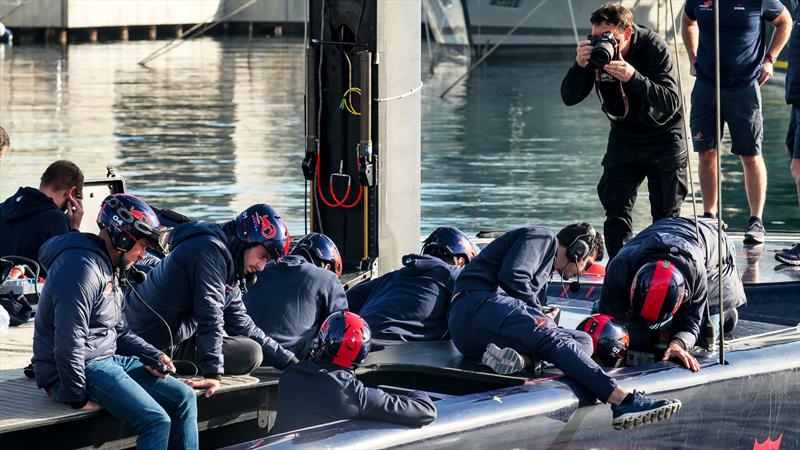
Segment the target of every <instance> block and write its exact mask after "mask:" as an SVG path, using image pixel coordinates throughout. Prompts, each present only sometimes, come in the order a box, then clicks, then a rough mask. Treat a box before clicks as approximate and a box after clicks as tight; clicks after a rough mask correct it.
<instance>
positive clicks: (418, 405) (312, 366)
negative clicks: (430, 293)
mask: <svg viewBox="0 0 800 450" xmlns="http://www.w3.org/2000/svg"><path fill="white" fill-rule="evenodd" d="M277 412H278V416H277V418H276V420H275V426H274V427H273V428H272V430H271V431H270V433H271V434H277V433H285V432H287V431H291V430H297V429H300V428H306V427H311V426H314V425H320V424H323V423H327V422H334V421H336V420H343V419H364V420H377V421H383V422H392V423H400V424H403V425H409V426H413V427H421V426H422V425H427V424H429V423H431V422H433V421H434V419H436V407H435V406H434V405H433V401H431V399H430V397H428V394H425V393H424V392H411V393H409V394H408V395H392V394H387V393H386V392H384V391H382V390H380V389H373V388H368V387H366V386H364V384H363V383H361V382H360V381H359V380H358V379H356V377H355V375H353V372H352V371H350V370H346V369H342V368H340V367H336V366H333V365H330V364H326V363H317V362H313V361H301V362H300V363H298V364H295V365H293V366H291V367H289V368H288V369H286V371H285V372H283V374H282V375H281V379H280V382H279V383H278V409H277Z"/></svg>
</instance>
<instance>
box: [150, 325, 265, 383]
mask: <svg viewBox="0 0 800 450" xmlns="http://www.w3.org/2000/svg"><path fill="white" fill-rule="evenodd" d="M195 338H196V335H194V336H192V337H190V338H189V339H187V340H185V341H183V342H181V343H180V344H178V345H176V346H175V349H174V351H173V356H172V359H173V360H175V361H173V362H174V364H175V369H176V370H177V371H178V374H180V375H202V373H201V372H200V371H201V369H200V362H199V361H200V358H199V357H198V355H197V344H196V341H195ZM165 353H167V354H169V351H165ZM222 358H223V360H224V362H225V375H247V374H249V373H250V372H252V371H253V370H255V369H256V367H258V366H259V365H261V359H262V358H263V353H262V351H261V345H259V344H258V342H256V341H254V340H252V339H250V338H248V337H245V336H224V337H223V338H222ZM185 361H191V363H192V364H194V365H192V364H189V363H187V362H185Z"/></svg>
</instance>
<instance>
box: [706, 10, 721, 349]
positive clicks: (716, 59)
mask: <svg viewBox="0 0 800 450" xmlns="http://www.w3.org/2000/svg"><path fill="white" fill-rule="evenodd" d="M719 50H720V48H719V1H716V2H714V90H715V93H714V94H715V96H716V97H715V98H716V100H717V105H716V109H717V116H716V118H715V120H716V130H715V132H716V136H715V139H716V141H715V142H716V143H717V199H718V200H717V256H718V258H717V265H718V267H717V270H719V276H718V277H717V278H719V279H718V280H717V281H718V283H719V284H718V289H717V290H718V291H719V364H720V365H723V364H725V332H724V330H723V324H724V323H725V311H724V310H723V308H722V241H723V239H722V164H721V162H722V156H721V155H722V151H721V149H720V147H721V144H722V136H721V135H722V123H721V122H722V119H721V118H722V109H721V105H720V73H719ZM706 301H710V299H706ZM708 320H711V317H709V318H708Z"/></svg>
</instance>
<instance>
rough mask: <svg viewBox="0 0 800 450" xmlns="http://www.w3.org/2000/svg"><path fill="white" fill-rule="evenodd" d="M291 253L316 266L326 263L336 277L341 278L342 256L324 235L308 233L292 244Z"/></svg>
mask: <svg viewBox="0 0 800 450" xmlns="http://www.w3.org/2000/svg"><path fill="white" fill-rule="evenodd" d="M291 253H292V254H293V255H299V256H302V257H303V258H305V259H306V260H307V261H308V262H310V263H311V264H314V265H316V266H322V264H323V263H328V264H330V265H331V271H332V272H333V273H335V274H336V276H337V277H340V276H342V256H341V255H340V254H339V249H338V248H337V247H336V244H335V243H334V242H333V240H332V239H331V238H329V237H328V236H325V235H324V234H321V233H308V234H307V235H305V236H303V237H302V238H301V239H300V240H299V241H297V243H296V244H294V247H293V248H292V252H291Z"/></svg>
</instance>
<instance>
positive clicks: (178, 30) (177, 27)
mask: <svg viewBox="0 0 800 450" xmlns="http://www.w3.org/2000/svg"><path fill="white" fill-rule="evenodd" d="M182 37H183V25H175V38H176V39H180V38H182Z"/></svg>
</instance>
